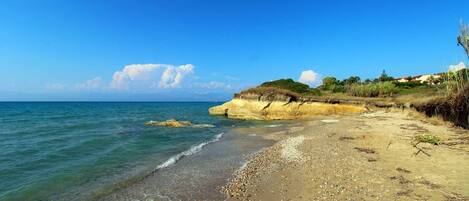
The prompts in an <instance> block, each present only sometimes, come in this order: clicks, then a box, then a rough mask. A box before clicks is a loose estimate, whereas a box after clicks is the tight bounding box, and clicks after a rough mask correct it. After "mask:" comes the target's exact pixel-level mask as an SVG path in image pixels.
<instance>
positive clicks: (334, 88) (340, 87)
mask: <svg viewBox="0 0 469 201" xmlns="http://www.w3.org/2000/svg"><path fill="white" fill-rule="evenodd" d="M329 90H330V91H332V92H334V93H343V92H345V91H346V88H345V87H344V86H343V85H339V84H334V85H331V86H329Z"/></svg>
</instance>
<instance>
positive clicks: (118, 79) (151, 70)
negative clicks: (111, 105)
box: [110, 64, 194, 89]
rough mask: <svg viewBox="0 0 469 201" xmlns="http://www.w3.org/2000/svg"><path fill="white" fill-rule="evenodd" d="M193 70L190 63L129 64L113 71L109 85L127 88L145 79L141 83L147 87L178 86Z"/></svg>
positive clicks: (114, 87)
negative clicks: (176, 64) (177, 64)
mask: <svg viewBox="0 0 469 201" xmlns="http://www.w3.org/2000/svg"><path fill="white" fill-rule="evenodd" d="M193 71H194V66H193V65H192V64H185V65H180V66H178V67H175V66H173V65H169V64H131V65H127V66H125V67H124V68H123V69H122V70H121V71H116V72H115V73H114V75H113V76H112V82H111V85H110V87H111V88H113V89H129V88H130V87H131V85H132V83H138V82H139V81H146V82H145V83H143V84H144V85H147V87H149V88H151V87H154V88H176V87H180V86H181V84H182V82H183V80H184V79H185V77H186V76H187V75H189V74H191V73H193ZM149 83H153V84H149ZM156 83H158V84H156Z"/></svg>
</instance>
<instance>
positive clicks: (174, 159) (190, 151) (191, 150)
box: [156, 133, 225, 170]
mask: <svg viewBox="0 0 469 201" xmlns="http://www.w3.org/2000/svg"><path fill="white" fill-rule="evenodd" d="M224 134H225V133H220V134H218V135H215V137H214V138H213V139H212V140H209V141H206V142H202V143H200V144H198V145H195V146H192V147H191V148H189V149H188V150H186V151H183V152H181V153H179V154H177V155H175V156H172V157H171V158H169V159H168V160H166V161H165V162H164V163H162V164H161V165H158V166H157V167H156V170H159V169H163V168H166V167H168V166H170V165H173V164H175V163H176V162H178V161H179V160H180V159H181V158H184V157H185V156H190V155H192V154H195V153H197V152H199V151H200V150H202V148H203V147H205V146H206V145H208V144H210V143H214V142H217V141H219V140H220V139H221V138H222V137H223V135H224Z"/></svg>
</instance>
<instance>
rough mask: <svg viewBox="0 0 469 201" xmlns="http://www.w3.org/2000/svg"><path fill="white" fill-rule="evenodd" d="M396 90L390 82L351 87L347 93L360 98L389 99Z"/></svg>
mask: <svg viewBox="0 0 469 201" xmlns="http://www.w3.org/2000/svg"><path fill="white" fill-rule="evenodd" d="M396 91H397V88H396V86H395V85H394V83H392V82H377V83H370V84H354V85H351V86H350V87H349V88H348V90H347V92H348V93H349V94H350V95H352V96H360V97H389V96H392V95H393V94H394V93H396Z"/></svg>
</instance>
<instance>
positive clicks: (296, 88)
mask: <svg viewBox="0 0 469 201" xmlns="http://www.w3.org/2000/svg"><path fill="white" fill-rule="evenodd" d="M261 87H274V88H279V89H285V90H289V91H292V92H295V93H299V94H302V93H307V92H309V91H310V90H311V89H310V88H309V86H308V85H306V84H303V83H300V82H295V81H294V80H293V79H280V80H275V81H271V82H264V83H262V84H261Z"/></svg>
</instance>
